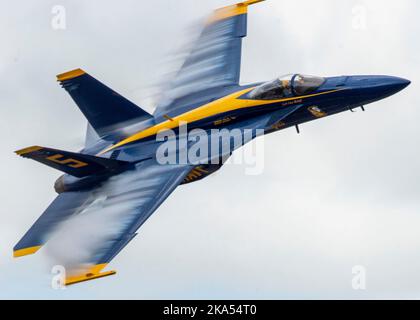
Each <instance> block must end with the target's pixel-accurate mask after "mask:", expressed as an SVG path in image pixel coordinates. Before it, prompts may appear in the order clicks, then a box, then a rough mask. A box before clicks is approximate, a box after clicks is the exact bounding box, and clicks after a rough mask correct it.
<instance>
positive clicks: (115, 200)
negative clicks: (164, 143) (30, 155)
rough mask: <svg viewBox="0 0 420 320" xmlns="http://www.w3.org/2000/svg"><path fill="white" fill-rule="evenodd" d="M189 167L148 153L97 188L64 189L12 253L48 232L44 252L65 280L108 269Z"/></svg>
mask: <svg viewBox="0 0 420 320" xmlns="http://www.w3.org/2000/svg"><path fill="white" fill-rule="evenodd" d="M191 169H192V168H191V166H188V165H159V164H158V163H157V162H156V160H153V159H150V160H146V161H144V162H141V163H139V164H137V165H136V166H135V168H134V169H133V170H129V171H126V172H124V173H122V174H119V175H116V176H113V177H111V178H110V179H109V180H108V181H106V182H105V183H104V184H103V185H102V186H100V187H98V188H96V189H93V190H90V191H88V192H81V193H77V192H68V193H63V194H61V195H59V196H58V197H57V198H56V200H55V201H54V202H53V204H52V205H51V206H50V207H49V208H48V209H47V211H46V212H45V213H44V214H43V215H42V216H41V217H40V219H39V220H38V221H37V222H36V223H35V225H34V226H33V227H32V228H31V229H30V230H29V231H28V233H27V234H26V235H25V236H24V238H23V239H22V240H21V241H20V242H19V244H18V245H17V246H16V247H15V256H22V255H25V254H31V253H34V252H36V251H37V250H38V249H39V248H40V247H41V246H42V244H43V243H45V241H46V239H47V238H49V240H48V241H49V243H48V246H46V248H45V249H46V252H47V254H48V255H49V256H50V257H52V259H53V260H54V261H55V262H56V264H60V265H63V266H65V268H66V275H67V277H66V284H67V285H70V284H74V283H78V282H81V281H87V280H91V279H96V278H100V277H104V276H108V275H112V274H114V273H115V271H107V272H101V271H102V269H103V268H105V266H106V265H107V264H108V263H109V262H110V261H111V260H112V259H113V258H114V257H115V256H116V255H117V254H118V253H119V252H120V251H121V250H122V249H123V248H124V247H125V246H126V245H127V244H128V243H129V242H130V241H131V240H132V239H133V238H134V237H135V236H136V234H137V233H136V231H137V230H138V229H139V228H140V227H141V226H142V224H143V223H144V222H145V221H146V220H147V219H148V218H149V217H150V216H151V215H152V213H153V212H154V211H155V210H156V209H157V208H158V207H159V206H160V205H161V204H162V202H163V201H164V200H165V199H166V198H167V197H168V196H169V195H170V194H171V193H172V192H173V191H174V190H175V188H176V187H177V186H178V185H179V184H180V183H181V182H182V181H183V180H184V178H185V176H186V175H187V174H188V173H189V172H190V171H191ZM67 198H68V199H67ZM87 199H89V201H86V200H87ZM68 201H72V202H71V203H69V202H68ZM66 208H67V209H66ZM53 229H55V232H54V233H52V231H53ZM44 233H45V234H44ZM51 233H52V235H51ZM22 246H25V247H27V248H29V250H28V249H26V250H25V248H22ZM31 248H32V249H34V250H32V249H31Z"/></svg>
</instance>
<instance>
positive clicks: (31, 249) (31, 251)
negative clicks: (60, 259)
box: [13, 246, 42, 258]
mask: <svg viewBox="0 0 420 320" xmlns="http://www.w3.org/2000/svg"><path fill="white" fill-rule="evenodd" d="M41 247H42V246H35V247H29V248H24V249H19V250H15V251H13V257H14V258H19V257H24V256H28V255H31V254H34V253H36V252H37V251H38V250H39V249H41Z"/></svg>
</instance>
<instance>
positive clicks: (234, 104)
mask: <svg viewBox="0 0 420 320" xmlns="http://www.w3.org/2000/svg"><path fill="white" fill-rule="evenodd" d="M253 89H255V87H253V88H248V89H245V90H240V91H237V92H235V93H232V94H230V95H227V96H225V97H223V98H220V99H218V100H215V101H212V102H210V103H207V104H205V105H203V106H201V107H198V108H196V109H194V110H191V111H188V112H186V113H183V114H181V115H179V116H177V117H174V118H172V119H171V120H167V121H164V122H161V123H158V124H156V125H154V126H152V127H150V128H147V129H145V130H143V131H140V132H138V133H135V134H133V135H132V136H130V137H128V138H126V139H124V140H122V141H120V142H118V143H117V144H114V145H112V146H110V147H108V148H106V149H105V150H103V151H101V152H100V153H99V154H98V155H101V154H104V153H107V152H109V151H111V150H114V149H116V148H119V147H122V146H124V145H126V144H129V143H132V142H135V141H139V140H141V139H144V138H148V137H151V136H154V135H156V134H158V133H159V132H162V131H165V130H169V129H175V128H178V127H179V126H180V124H181V123H182V124H186V123H187V124H188V123H193V122H197V121H199V120H203V119H206V118H209V117H212V116H215V115H218V114H222V113H225V112H229V111H234V110H239V109H245V108H252V107H258V106H263V105H268V104H273V103H279V102H286V101H293V100H300V99H305V98H310V97H316V96H320V95H324V94H328V93H333V92H336V91H340V90H341V89H338V90H332V91H326V92H321V93H315V94H311V95H307V96H300V97H299V96H298V97H291V98H284V99H279V100H248V99H238V98H239V97H241V96H242V95H244V94H246V93H248V92H250V91H251V90H253Z"/></svg>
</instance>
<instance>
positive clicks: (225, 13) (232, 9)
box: [207, 0, 265, 24]
mask: <svg viewBox="0 0 420 320" xmlns="http://www.w3.org/2000/svg"><path fill="white" fill-rule="evenodd" d="M262 1H265V0H247V1H243V2H239V3H236V4H233V5H230V6H226V7H222V8H219V9H216V11H215V13H214V14H213V15H212V16H211V17H210V18H209V20H208V21H207V23H208V24H212V23H215V22H217V21H220V20H224V19H227V18H230V17H234V16H239V15H242V14H246V13H247V12H248V6H250V5H252V4H256V3H258V2H262Z"/></svg>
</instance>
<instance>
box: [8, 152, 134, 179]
mask: <svg viewBox="0 0 420 320" xmlns="http://www.w3.org/2000/svg"><path fill="white" fill-rule="evenodd" d="M16 153H17V154H18V155H20V156H22V157H24V158H29V159H33V160H35V161H38V162H41V163H43V164H45V165H47V166H50V167H52V168H54V169H57V170H60V171H63V172H65V173H67V174H69V175H72V176H74V177H78V178H82V177H86V176H90V175H94V174H102V173H105V172H107V171H110V172H112V171H118V170H119V169H121V168H122V167H123V166H127V165H128V164H129V163H128V162H125V161H119V160H114V159H105V158H100V157H95V156H91V155H88V154H81V153H75V152H69V151H62V150H56V149H51V148H44V147H38V146H34V147H29V148H25V149H22V150H19V151H16Z"/></svg>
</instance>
